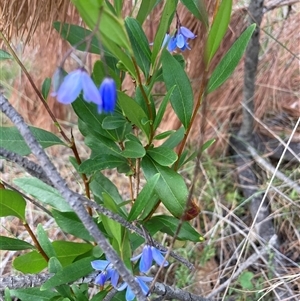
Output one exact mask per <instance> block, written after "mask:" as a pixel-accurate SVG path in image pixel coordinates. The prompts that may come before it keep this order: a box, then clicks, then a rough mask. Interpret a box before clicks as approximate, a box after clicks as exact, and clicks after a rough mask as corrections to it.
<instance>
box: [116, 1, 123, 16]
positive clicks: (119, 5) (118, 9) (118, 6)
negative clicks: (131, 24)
mask: <svg viewBox="0 0 300 301" xmlns="http://www.w3.org/2000/svg"><path fill="white" fill-rule="evenodd" d="M122 6H123V0H114V7H115V10H116V13H117V15H118V16H120V15H121V12H122Z"/></svg>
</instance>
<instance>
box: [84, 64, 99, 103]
mask: <svg viewBox="0 0 300 301" xmlns="http://www.w3.org/2000/svg"><path fill="white" fill-rule="evenodd" d="M81 80H82V90H83V98H84V100H85V101H87V102H93V103H95V104H97V105H100V104H102V100H101V97H100V95H99V91H98V89H97V87H96V85H95V84H94V82H93V80H92V79H91V77H90V76H89V75H88V73H87V72H86V71H84V70H83V71H82V76H81Z"/></svg>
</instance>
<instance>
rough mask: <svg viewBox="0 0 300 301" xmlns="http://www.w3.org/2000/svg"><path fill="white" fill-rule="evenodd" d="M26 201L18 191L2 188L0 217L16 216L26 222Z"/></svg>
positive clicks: (0, 192) (0, 190)
mask: <svg viewBox="0 0 300 301" xmlns="http://www.w3.org/2000/svg"><path fill="white" fill-rule="evenodd" d="M25 207H26V201H25V200H24V198H23V197H22V196H21V194H19V193H18V192H17V191H13V190H8V189H0V217H3V216H10V215H11V216H16V217H17V218H19V219H20V220H21V221H23V222H25V221H26V218H25Z"/></svg>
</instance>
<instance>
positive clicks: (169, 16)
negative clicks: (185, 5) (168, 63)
mask: <svg viewBox="0 0 300 301" xmlns="http://www.w3.org/2000/svg"><path fill="white" fill-rule="evenodd" d="M177 3H178V0H172V1H166V2H165V6H164V9H163V12H162V14H161V16H160V22H159V25H158V29H157V31H156V35H155V38H154V43H153V50H152V57H151V63H152V65H154V62H155V61H156V58H157V55H158V53H159V52H160V50H161V46H162V42H163V40H164V38H165V36H166V33H167V31H168V30H169V27H170V24H171V22H172V20H173V17H174V14H175V11H176V8H177Z"/></svg>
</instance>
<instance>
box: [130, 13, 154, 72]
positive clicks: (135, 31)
mask: <svg viewBox="0 0 300 301" xmlns="http://www.w3.org/2000/svg"><path fill="white" fill-rule="evenodd" d="M125 26H126V29H127V32H128V36H129V39H130V42H131V46H132V49H133V53H134V57H135V59H136V62H137V64H138V66H139V67H140V68H141V70H142V71H143V73H144V75H145V77H146V78H147V77H148V75H149V69H150V63H151V51H150V48H149V42H148V40H147V37H146V35H145V33H144V31H143V28H142V26H141V25H140V23H139V22H138V21H137V20H135V19H134V18H129V17H127V18H126V19H125Z"/></svg>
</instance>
